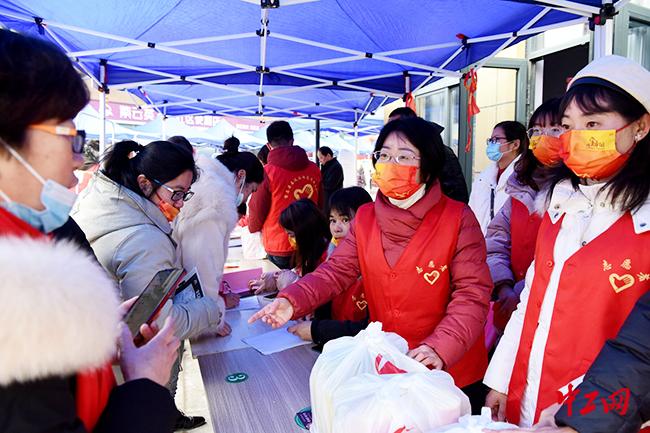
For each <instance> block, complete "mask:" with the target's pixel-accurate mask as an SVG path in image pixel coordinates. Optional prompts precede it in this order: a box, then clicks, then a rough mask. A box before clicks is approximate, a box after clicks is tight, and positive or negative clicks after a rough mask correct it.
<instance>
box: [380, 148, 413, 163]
mask: <svg viewBox="0 0 650 433" xmlns="http://www.w3.org/2000/svg"><path fill="white" fill-rule="evenodd" d="M372 157H373V158H375V161H377V162H390V160H391V159H394V160H395V162H396V163H398V164H402V165H408V164H410V163H412V162H414V161H419V160H420V157H419V156H415V155H413V154H407V153H401V154H398V155H395V156H391V155H389V154H388V153H386V152H384V151H382V150H377V151H376V152H372Z"/></svg>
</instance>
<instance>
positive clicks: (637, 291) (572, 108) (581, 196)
mask: <svg viewBox="0 0 650 433" xmlns="http://www.w3.org/2000/svg"><path fill="white" fill-rule="evenodd" d="M648 82H650V72H648V71H647V70H645V69H644V68H643V67H642V66H640V65H638V64H637V63H635V62H633V61H631V60H628V59H625V58H623V57H619V56H607V57H603V58H600V59H598V60H595V61H594V62H592V63H591V64H589V65H587V66H586V67H585V68H584V69H583V70H581V71H580V72H579V73H578V74H577V75H576V77H575V78H574V79H573V81H572V82H571V83H570V85H569V90H568V91H567V94H566V95H565V97H564V98H563V101H562V106H561V110H562V112H563V116H562V123H563V126H564V128H565V129H567V132H565V133H564V134H562V136H561V137H560V139H561V142H562V151H561V152H560V155H561V156H562V160H563V162H564V165H562V166H561V167H560V168H559V169H558V170H559V173H558V177H557V178H556V179H554V181H553V183H552V184H551V185H552V186H553V192H552V196H551V198H550V202H549V208H548V212H547V213H546V215H545V216H544V220H543V222H542V225H541V227H540V231H539V234H538V239H537V246H536V250H535V260H534V262H533V265H532V266H531V269H530V270H529V271H528V273H527V275H526V287H525V289H524V291H523V293H522V299H521V304H520V307H519V308H517V310H516V311H515V313H514V314H513V316H512V318H511V319H510V322H509V323H508V325H507V327H506V331H505V334H504V337H503V339H502V340H501V342H500V343H499V345H498V347H497V350H496V352H495V354H494V357H493V358H492V361H491V363H490V366H489V368H488V371H487V374H486V376H485V384H487V385H488V386H489V387H490V388H492V389H493V391H491V392H490V395H489V396H488V399H487V403H486V404H487V405H488V406H490V407H492V409H493V413H495V415H497V416H498V418H499V419H503V418H505V417H507V419H508V421H509V422H511V423H515V424H520V425H522V426H530V425H531V424H533V423H534V422H536V421H537V419H538V418H539V415H540V412H541V411H542V410H543V409H545V408H546V407H548V406H550V405H551V404H554V403H556V402H557V400H558V396H559V395H560V394H559V392H561V393H562V394H561V395H562V396H568V395H569V394H570V393H571V391H572V388H573V387H575V386H577V384H578V383H579V382H580V380H581V379H582V376H583V375H584V374H585V372H586V371H587V369H588V368H589V366H590V365H591V363H592V362H593V361H594V359H595V357H596V355H597V354H598V352H599V351H600V349H601V348H602V347H603V345H604V343H605V341H607V340H608V339H610V338H613V337H614V336H615V335H616V333H617V332H618V330H619V328H620V327H621V325H622V323H623V321H624V320H625V318H626V317H627V316H628V314H629V313H630V311H631V310H632V308H633V306H634V304H635V302H636V301H637V300H638V299H639V298H640V297H641V296H642V295H643V294H644V293H646V292H647V291H648V289H649V288H650V231H649V230H650V200H648V194H649V192H650V177H649V176H648V172H649V171H650V138H648V132H649V131H650V114H649V113H648V111H649V110H650V90H649V88H648V86H647V83H648ZM569 385H571V386H569ZM599 397H600V398H607V397H608V396H599ZM600 398H599V399H597V400H596V402H598V403H600ZM580 409H582V408H579V409H577V410H580ZM594 410H603V408H602V407H600V406H599V407H597V408H596V409H594Z"/></svg>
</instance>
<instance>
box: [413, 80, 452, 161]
mask: <svg viewBox="0 0 650 433" xmlns="http://www.w3.org/2000/svg"><path fill="white" fill-rule="evenodd" d="M459 103H460V100H459V93H458V86H452V87H445V88H443V89H439V90H436V91H433V92H430V93H426V94H424V95H422V96H420V97H418V98H416V100H415V104H416V108H417V112H418V114H419V115H420V116H421V117H422V118H424V119H426V120H428V121H430V122H435V123H437V124H438V125H441V126H444V127H445V130H444V131H443V133H442V140H443V142H444V143H445V144H446V145H447V146H449V147H451V148H452V149H453V150H454V152H455V153H456V154H458V131H459V130H458V128H459V123H458V120H459V119H458V116H459Z"/></svg>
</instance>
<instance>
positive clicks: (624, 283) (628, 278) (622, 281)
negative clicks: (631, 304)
mask: <svg viewBox="0 0 650 433" xmlns="http://www.w3.org/2000/svg"><path fill="white" fill-rule="evenodd" d="M635 282H636V281H635V280H634V277H633V276H632V275H630V274H625V275H618V274H610V275H609V284H611V285H612V288H613V289H614V291H615V292H616V293H621V292H622V291H623V290H625V289H629V288H630V287H632V286H633V285H634V283H635Z"/></svg>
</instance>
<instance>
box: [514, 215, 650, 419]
mask: <svg viewBox="0 0 650 433" xmlns="http://www.w3.org/2000/svg"><path fill="white" fill-rule="evenodd" d="M563 218H564V217H563ZM563 218H562V219H563ZM562 219H561V220H560V221H558V222H556V223H555V224H552V223H551V220H550V218H549V217H548V215H547V216H546V217H545V218H544V220H543V222H542V225H541V227H540V231H539V238H538V243H537V248H536V251H535V278H534V280H533V285H532V288H531V292H530V297H529V299H528V305H527V306H526V315H525V318H524V327H523V331H522V334H521V339H520V341H519V349H518V351H517V357H516V359H515V365H514V368H513V372H512V377H511V379H510V386H509V391H508V403H507V405H506V412H507V419H508V422H511V423H514V424H518V423H519V419H520V414H521V399H522V396H523V394H524V390H525V387H526V383H527V377H528V364H529V359H530V352H531V348H532V344H533V338H534V335H535V330H536V328H537V323H538V321H539V315H540V310H541V306H542V301H543V300H544V294H545V293H546V289H547V287H548V283H549V280H550V277H551V271H552V270H553V266H554V265H555V263H554V262H553V249H554V247H555V240H556V238H557V235H558V233H559V231H560V228H561V226H562ZM648 289H650V232H646V233H642V234H639V235H638V234H636V233H635V232H634V226H633V223H632V217H631V215H630V213H626V214H625V215H623V216H622V217H621V218H620V219H619V220H618V221H616V222H615V223H614V224H613V225H612V226H611V227H610V228H609V229H607V230H606V231H605V232H604V233H602V234H601V235H600V236H598V237H596V238H595V239H594V240H593V241H591V242H590V243H589V244H587V245H586V246H585V247H583V248H581V249H580V250H578V251H577V252H576V253H575V254H574V255H573V256H571V257H570V258H569V259H568V260H567V261H566V263H565V264H564V268H563V269H562V274H561V276H560V282H559V287H558V291H557V297H556V299H555V305H554V307H553V319H552V322H551V326H550V330H549V334H548V340H547V343H546V348H545V349H544V360H543V363H542V375H541V381H540V389H539V396H538V399H537V407H536V409H535V422H537V420H538V419H539V414H540V412H541V411H542V410H543V409H545V408H546V407H548V406H550V405H551V404H553V403H556V402H557V400H558V390H560V389H561V388H562V387H564V386H565V385H566V384H568V383H569V382H571V381H572V380H574V379H576V378H578V377H580V376H581V375H583V374H585V373H586V372H587V370H588V369H589V366H590V365H591V364H592V362H593V361H594V359H595V358H596V356H597V355H598V353H599V352H600V350H601V349H602V347H603V345H604V344H605V342H606V341H607V340H608V339H611V338H614V337H615V336H616V334H617V333H618V331H619V329H620V327H621V326H622V325H623V322H624V321H625V319H626V318H627V316H628V315H629V313H630V311H632V308H633V307H634V304H635V303H636V301H637V300H638V299H639V298H640V297H641V296H642V295H643V294H644V293H646V292H647V291H648ZM602 397H606V396H602Z"/></svg>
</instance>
